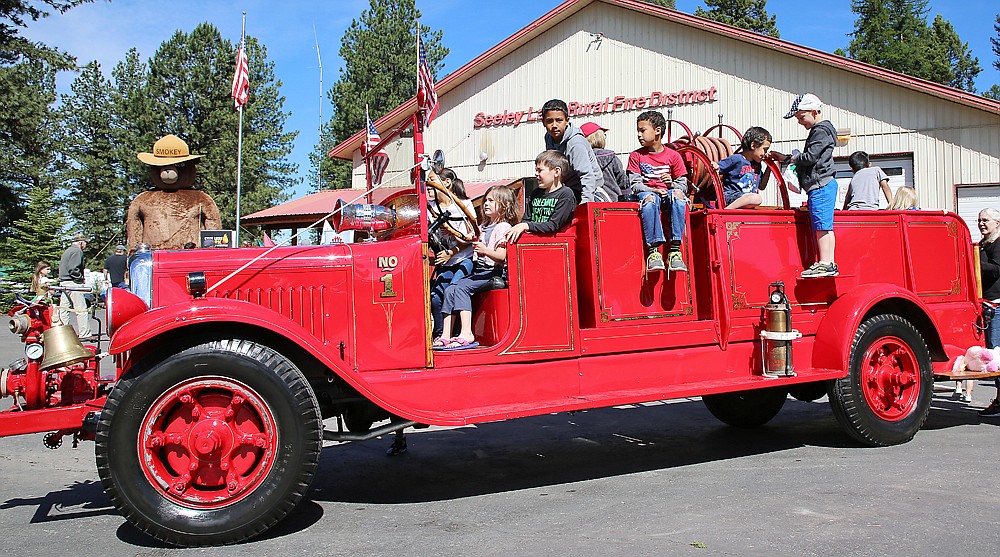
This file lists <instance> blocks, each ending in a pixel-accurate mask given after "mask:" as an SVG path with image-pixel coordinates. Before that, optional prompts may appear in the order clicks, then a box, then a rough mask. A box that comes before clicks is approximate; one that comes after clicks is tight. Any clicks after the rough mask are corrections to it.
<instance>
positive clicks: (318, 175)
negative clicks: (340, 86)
mask: <svg viewBox="0 0 1000 557" xmlns="http://www.w3.org/2000/svg"><path fill="white" fill-rule="evenodd" d="M313 38H314V39H315V40H316V60H317V61H319V127H317V128H316V130H317V132H318V133H319V142H320V144H321V145H322V141H323V57H322V56H320V55H319V35H317V34H316V24H315V23H314V24H313ZM320 159H321V160H320V162H322V156H321V157H320ZM321 166H322V164H317V165H316V191H319V190H321V189H323V173H322V172H320V167H321Z"/></svg>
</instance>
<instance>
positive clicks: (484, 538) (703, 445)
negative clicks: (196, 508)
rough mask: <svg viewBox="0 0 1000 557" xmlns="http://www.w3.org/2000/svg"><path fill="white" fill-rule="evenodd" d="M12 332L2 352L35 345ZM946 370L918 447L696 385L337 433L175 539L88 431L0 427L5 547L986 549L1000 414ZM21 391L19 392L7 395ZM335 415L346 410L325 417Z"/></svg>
mask: <svg viewBox="0 0 1000 557" xmlns="http://www.w3.org/2000/svg"><path fill="white" fill-rule="evenodd" d="M20 350H21V348H20V343H19V342H18V339H17V338H16V337H15V336H14V335H11V334H9V333H7V332H6V331H3V332H2V335H0V361H3V362H5V363H6V362H9V361H11V360H13V359H15V358H17V357H19V356H20ZM945 385H950V384H944V385H941V386H940V388H939V390H938V393H937V395H936V396H935V400H934V404H933V408H932V410H931V414H930V417H929V419H928V421H927V424H926V425H925V427H924V429H923V431H921V432H920V433H919V434H918V435H917V436H916V438H915V439H914V440H913V441H911V442H910V443H907V444H905V445H901V446H897V447H889V448H880V449H870V448H862V447H858V446H857V445H855V444H854V443H853V442H852V441H851V440H850V439H849V438H848V437H847V436H846V435H845V434H843V433H841V431H840V429H839V427H838V426H837V424H836V422H835V421H834V418H833V415H832V413H831V411H830V409H829V406H828V405H827V404H826V403H825V399H822V400H821V401H818V402H814V403H804V402H799V401H795V400H791V399H790V400H789V401H788V403H787V404H786V405H785V408H784V409H783V410H782V412H781V413H780V414H779V415H778V417H777V418H775V419H774V420H773V421H772V422H771V423H770V424H768V425H767V426H765V427H762V428H759V429H756V430H739V429H734V428H729V427H726V426H723V425H722V424H721V423H719V422H718V421H716V420H715V419H714V418H713V417H712V416H711V415H710V414H709V413H708V411H707V410H706V409H705V407H704V406H703V405H702V403H701V402H700V401H699V400H697V399H690V400H688V399H685V400H679V401H671V402H669V403H654V404H648V405H642V406H627V407H619V408H608V409H601V410H594V411H588V412H578V413H575V414H553V415H545V416H539V417H535V418H528V419H523V420H519V421H512V422H503V423H493V424H483V425H479V426H474V427H472V426H470V427H464V428H430V429H426V430H420V431H417V432H414V433H412V434H409V435H408V439H409V448H410V450H409V452H408V453H406V454H404V455H402V456H398V457H393V458H389V457H386V456H385V449H386V448H387V447H388V445H389V442H390V439H388V438H383V439H377V440H373V441H369V442H366V443H359V444H350V445H330V446H328V447H326V448H325V450H324V452H323V459H322V462H321V465H320V469H319V472H318V475H317V477H316V479H315V481H314V483H313V489H312V491H311V494H310V499H309V500H307V501H305V502H304V503H303V504H302V505H300V506H299V508H298V509H297V510H296V511H294V512H293V513H292V514H291V515H290V516H289V517H288V518H287V519H286V520H284V521H283V522H282V523H280V524H279V525H278V526H277V527H276V528H274V529H273V530H271V531H270V532H268V533H267V534H266V535H265V536H264V537H262V538H260V539H256V540H253V541H250V542H247V543H244V544H241V545H236V546H229V547H223V548H211V549H181V550H175V549H172V548H168V547H165V546H163V545H162V544H160V543H159V542H157V541H156V540H153V539H151V538H149V537H147V536H146V535H144V534H143V533H141V532H139V531H137V530H136V529H134V528H132V527H131V526H129V525H128V524H127V523H126V522H125V521H124V520H123V519H122V518H121V517H120V516H119V515H118V514H117V512H116V511H115V509H114V508H113V507H111V506H110V503H109V501H108V499H107V497H106V496H105V495H104V492H103V489H102V487H101V485H100V481H99V480H98V477H97V472H96V469H95V465H94V446H93V443H91V442H86V443H82V444H81V445H80V447H79V448H76V449H74V448H72V447H70V446H69V443H67V444H66V445H64V446H63V447H62V448H60V449H58V450H48V449H46V448H44V447H43V445H42V442H41V435H40V434H38V435H28V436H22V437H14V438H4V439H0V529H2V530H0V531H2V532H3V536H2V538H0V552H2V553H3V554H5V555H15V554H17V555H46V556H47V555H53V556H54V555H59V556H62V555H66V554H67V552H69V554H71V555H95V556H96V555H102V556H104V555H122V556H125V555H128V556H136V555H143V556H146V555H186V554H192V555H195V554H197V555H223V556H237V555H281V554H285V555H355V556H360V555H366V556H367V555H406V556H410V555H504V556H512V555H515V556H520V555H523V556H537V555H542V554H550V555H574V556H589V555H593V556H604V555H650V556H653V555H657V556H660V555H908V556H912V555H990V554H995V553H996V551H997V548H998V547H1000V501H998V496H997V494H996V490H995V485H996V474H997V470H998V467H997V460H998V454H1000V453H998V447H1000V443H998V442H997V441H998V436H1000V429H998V427H997V426H1000V418H980V417H979V416H978V415H977V414H976V412H975V410H976V409H978V408H981V407H983V406H985V403H986V402H988V398H989V397H992V396H993V389H992V388H991V387H987V386H986V385H987V383H986V382H983V383H982V385H981V386H980V387H979V389H978V390H977V391H976V393H975V398H976V401H975V406H976V407H975V408H970V407H969V406H968V405H966V404H964V403H960V402H958V401H953V400H951V397H950V390H948V391H946V390H945ZM4 404H5V407H6V405H8V404H9V399H7V400H5V401H4ZM328 426H330V427H332V424H328Z"/></svg>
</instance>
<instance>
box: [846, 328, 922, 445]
mask: <svg viewBox="0 0 1000 557" xmlns="http://www.w3.org/2000/svg"><path fill="white" fill-rule="evenodd" d="M933 386H934V377H933V370H932V368H931V357H930V352H929V351H928V350H927V345H926V344H925V343H924V339H923V337H922V336H921V335H920V332H919V331H917V329H916V327H914V326H913V324H911V323H910V322H909V321H907V320H906V319H904V318H902V317H900V316H898V315H892V314H883V315H875V316H872V317H869V318H867V319H865V320H864V321H863V322H862V323H861V326H860V327H858V330H857V332H856V333H855V334H854V340H853V342H852V344H851V358H850V369H849V373H848V374H847V376H845V377H842V378H840V379H837V380H836V381H833V382H831V383H830V392H829V395H830V405H831V406H832V408H833V414H834V416H836V418H837V421H838V422H839V423H840V425H841V427H843V428H844V430H845V431H846V432H847V433H848V434H849V435H850V436H851V437H853V438H855V439H857V440H858V441H860V442H862V443H864V444H866V445H872V446H882V445H896V444H899V443H905V442H907V441H909V440H910V439H912V438H913V436H914V435H916V433H917V431H919V430H920V427H921V426H922V425H923V424H924V421H925V420H926V419H927V414H928V412H929V410H930V405H931V397H932V395H933Z"/></svg>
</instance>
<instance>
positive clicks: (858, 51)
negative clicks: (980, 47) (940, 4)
mask: <svg viewBox="0 0 1000 557" xmlns="http://www.w3.org/2000/svg"><path fill="white" fill-rule="evenodd" d="M851 10H853V11H854V13H856V14H858V18H857V20H856V21H855V22H854V32H853V33H852V39H851V43H850V45H849V46H848V49H847V53H848V55H849V56H850V57H851V58H854V59H856V60H860V61H862V62H866V63H868V64H874V65H877V66H881V67H883V68H886V69H889V70H892V71H896V72H900V73H905V74H907V75H911V76H914V77H919V78H923V79H927V80H930V81H935V82H937V83H941V84H943V85H950V86H953V87H962V88H966V89H967V90H970V91H971V90H972V89H971V87H972V79H974V78H975V76H976V75H977V74H978V73H979V72H980V71H981V70H980V68H979V60H978V59H976V58H973V57H972V56H971V53H970V52H969V50H968V43H964V42H962V41H961V39H960V38H959V37H958V34H957V33H955V30H954V28H953V27H952V26H951V24H950V23H949V22H948V21H947V20H946V19H944V18H943V17H941V16H937V17H936V18H935V20H934V24H933V25H928V24H927V17H926V16H927V12H928V8H927V0H852V2H851Z"/></svg>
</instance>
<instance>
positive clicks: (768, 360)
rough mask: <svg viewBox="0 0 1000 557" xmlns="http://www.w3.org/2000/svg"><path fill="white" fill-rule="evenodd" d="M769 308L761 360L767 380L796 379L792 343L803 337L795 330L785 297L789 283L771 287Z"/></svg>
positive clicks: (764, 329) (779, 283) (762, 331)
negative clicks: (794, 377) (776, 378)
mask: <svg viewBox="0 0 1000 557" xmlns="http://www.w3.org/2000/svg"><path fill="white" fill-rule="evenodd" d="M770 289H771V293H770V294H769V295H768V304H767V305H766V306H764V327H763V329H762V330H761V332H760V337H761V360H762V362H763V366H764V376H765V377H792V376H794V375H795V369H794V367H793V365H792V341H793V340H795V339H797V338H800V337H801V336H802V333H800V332H798V331H796V330H795V329H792V304H791V303H789V301H788V297H787V296H786V295H785V283H784V282H781V281H778V282H772V283H771V285H770Z"/></svg>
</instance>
